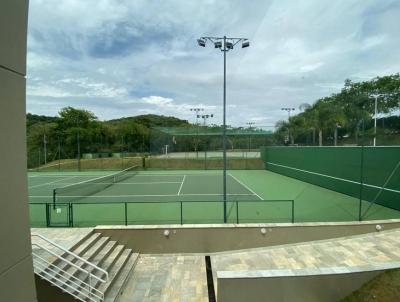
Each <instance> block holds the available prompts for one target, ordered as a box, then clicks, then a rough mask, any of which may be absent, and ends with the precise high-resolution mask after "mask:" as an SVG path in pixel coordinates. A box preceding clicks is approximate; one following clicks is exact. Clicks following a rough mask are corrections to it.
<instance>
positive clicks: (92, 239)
mask: <svg viewBox="0 0 400 302" xmlns="http://www.w3.org/2000/svg"><path fill="white" fill-rule="evenodd" d="M100 237H101V234H100V233H94V234H92V235H90V236H89V237H88V238H87V239H86V240H84V241H83V242H82V243H81V244H79V245H77V246H75V247H74V248H73V249H72V250H71V252H72V253H74V254H76V255H78V256H80V257H82V256H83V255H84V254H85V253H86V252H87V250H88V249H90V248H91V247H92V246H93V244H95V243H96V241H97V240H99V238H100ZM62 256H63V257H64V258H66V259H67V260H69V261H71V262H73V260H74V259H73V257H72V256H69V255H68V254H67V253H64V254H63V255H62ZM53 264H54V265H56V266H57V267H58V268H59V270H60V271H61V270H66V269H67V268H68V267H69V266H70V265H69V264H67V263H65V262H62V261H61V260H56V261H55V262H53Z"/></svg>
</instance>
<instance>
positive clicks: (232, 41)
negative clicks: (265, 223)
mask: <svg viewBox="0 0 400 302" xmlns="http://www.w3.org/2000/svg"><path fill="white" fill-rule="evenodd" d="M207 41H210V42H211V43H212V44H213V45H214V47H215V48H217V49H220V50H221V51H222V52H223V53H224V87H223V91H224V93H223V115H222V116H223V129H222V149H223V157H224V169H223V183H224V185H223V190H224V191H223V194H224V222H227V206H226V202H227V198H226V197H227V195H226V166H227V161H226V53H227V52H228V51H229V50H233V47H234V46H235V45H236V44H238V43H240V42H242V48H246V47H249V46H250V42H249V40H248V39H246V38H228V37H226V36H223V37H201V38H200V39H198V40H197V44H198V45H199V46H201V47H205V46H206V42H207Z"/></svg>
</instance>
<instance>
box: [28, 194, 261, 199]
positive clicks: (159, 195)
mask: <svg viewBox="0 0 400 302" xmlns="http://www.w3.org/2000/svg"><path fill="white" fill-rule="evenodd" d="M222 195H223V194H222V193H221V194H220V193H216V194H207V193H204V194H202V193H199V194H181V195H179V196H222ZM226 195H228V196H254V195H255V194H244V193H240V194H226ZM146 196H149V197H168V196H171V197H176V194H153V195H108V196H105V195H102V196H96V195H90V196H69V195H68V196H61V197H59V198H60V200H62V198H63V197H72V198H116V197H146ZM46 197H53V195H42V196H38V195H29V198H46Z"/></svg>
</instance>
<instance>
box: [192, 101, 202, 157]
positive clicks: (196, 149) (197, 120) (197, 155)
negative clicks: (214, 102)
mask: <svg viewBox="0 0 400 302" xmlns="http://www.w3.org/2000/svg"><path fill="white" fill-rule="evenodd" d="M190 111H192V112H194V113H195V115H196V144H195V147H194V148H195V151H196V157H197V158H198V157H199V150H198V147H199V118H200V115H199V112H201V111H204V108H190Z"/></svg>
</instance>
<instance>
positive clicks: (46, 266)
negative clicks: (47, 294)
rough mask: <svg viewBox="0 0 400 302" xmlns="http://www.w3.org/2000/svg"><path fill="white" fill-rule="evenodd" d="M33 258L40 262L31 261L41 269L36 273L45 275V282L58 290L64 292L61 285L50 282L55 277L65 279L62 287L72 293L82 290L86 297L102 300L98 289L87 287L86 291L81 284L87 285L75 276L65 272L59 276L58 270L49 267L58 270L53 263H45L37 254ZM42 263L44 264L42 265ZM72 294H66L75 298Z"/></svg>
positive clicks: (102, 297) (101, 293)
mask: <svg viewBox="0 0 400 302" xmlns="http://www.w3.org/2000/svg"><path fill="white" fill-rule="evenodd" d="M34 256H35V257H36V258H39V259H40V260H42V262H38V261H35V260H33V262H34V263H36V264H37V265H39V266H40V267H41V268H42V270H40V271H38V272H37V273H38V274H40V275H41V276H43V274H44V275H46V276H49V279H47V278H46V280H48V281H49V282H51V283H52V284H54V285H56V286H58V287H59V288H61V289H62V290H64V291H65V288H63V287H62V286H61V285H58V284H57V283H54V282H52V279H54V277H55V276H57V277H59V278H62V279H65V281H66V282H65V283H63V284H62V285H64V286H66V287H68V288H71V289H72V290H73V292H77V291H78V290H83V291H86V292H87V294H86V295H91V296H94V297H97V298H99V299H104V293H103V292H101V291H100V290H98V289H96V288H90V287H89V289H88V288H86V287H84V286H82V284H83V285H86V284H87V283H84V282H82V280H81V279H79V278H77V277H76V276H74V275H72V274H70V273H68V272H65V271H64V272H63V274H61V273H60V271H59V270H58V271H56V270H54V269H52V268H50V267H55V268H57V269H58V267H57V266H56V265H54V264H53V263H51V262H49V261H47V260H46V259H44V258H42V257H40V256H39V255H37V254H34ZM43 263H44V264H43ZM49 271H50V272H53V273H54V275H51V274H50V273H49ZM64 274H65V275H67V276H69V277H70V278H67V277H66V276H64ZM71 279H74V280H78V281H79V282H81V284H79V283H77V282H74V281H72V280H71ZM68 282H69V283H71V284H74V285H76V288H74V287H73V286H71V285H69V284H68ZM91 291H94V292H96V294H93V293H92V292H91ZM73 292H72V293H71V292H68V293H70V294H71V295H73V296H75V294H74V293H73ZM84 295H85V294H84Z"/></svg>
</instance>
